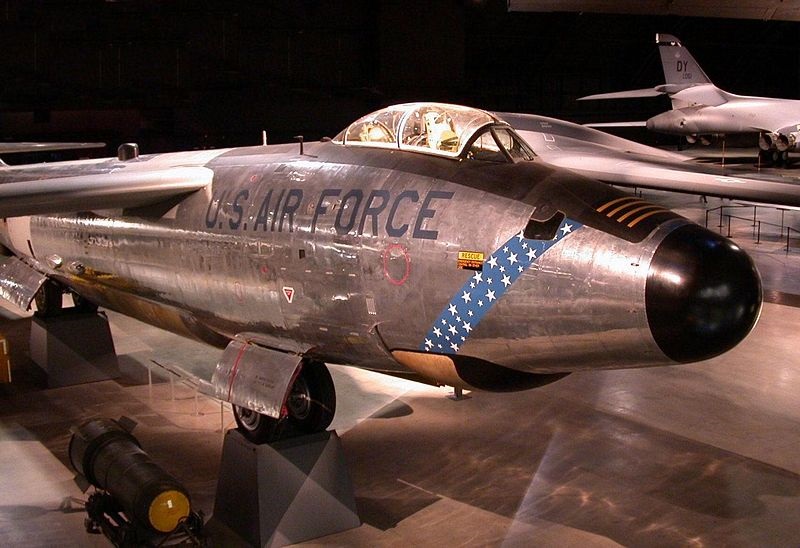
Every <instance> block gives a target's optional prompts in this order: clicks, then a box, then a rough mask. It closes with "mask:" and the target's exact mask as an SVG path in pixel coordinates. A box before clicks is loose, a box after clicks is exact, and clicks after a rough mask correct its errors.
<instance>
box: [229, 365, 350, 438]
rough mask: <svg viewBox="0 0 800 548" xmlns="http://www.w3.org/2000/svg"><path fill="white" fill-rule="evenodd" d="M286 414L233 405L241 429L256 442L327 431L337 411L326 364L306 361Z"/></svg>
mask: <svg viewBox="0 0 800 548" xmlns="http://www.w3.org/2000/svg"><path fill="white" fill-rule="evenodd" d="M286 410H287V412H288V413H287V415H286V416H285V417H283V418H280V419H275V418H273V417H269V416H267V415H263V414H261V413H257V412H255V411H252V410H250V409H247V408H245V407H240V406H238V405H234V406H233V417H234V419H236V425H237V426H238V427H239V431H240V432H241V433H242V434H244V436H245V437H247V438H248V439H249V440H250V441H252V442H254V443H265V442H272V441H277V440H279V439H284V438H290V437H294V436H300V435H303V434H312V433H314V432H322V431H324V430H325V429H326V428H327V427H328V426H329V425H330V424H331V421H332V420H333V415H334V413H335V412H336V391H335V388H334V386H333V380H332V379H331V374H330V373H329V372H328V369H327V367H325V364H323V363H320V362H314V361H310V360H308V361H303V365H302V368H301V370H300V374H299V375H298V376H297V378H296V379H295V381H294V384H293V385H292V388H291V391H290V393H289V397H288V399H287V400H286Z"/></svg>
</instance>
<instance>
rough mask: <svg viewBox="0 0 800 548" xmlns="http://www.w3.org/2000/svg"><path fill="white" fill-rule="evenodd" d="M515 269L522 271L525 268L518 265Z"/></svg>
mask: <svg viewBox="0 0 800 548" xmlns="http://www.w3.org/2000/svg"><path fill="white" fill-rule="evenodd" d="M517 270H518V271H519V272H522V271H523V270H525V269H524V268H522V265H519V266H518V267H517Z"/></svg>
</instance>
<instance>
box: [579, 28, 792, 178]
mask: <svg viewBox="0 0 800 548" xmlns="http://www.w3.org/2000/svg"><path fill="white" fill-rule="evenodd" d="M656 43H657V44H658V49H659V53H660V54H661V63H662V65H663V68H664V78H665V82H666V83H665V84H662V85H659V86H656V87H654V88H646V89H637V90H630V91H619V92H613V93H601V94H597V95H588V96H586V97H581V98H580V99H578V100H579V101H585V100H592V99H627V98H634V97H654V96H658V95H662V94H666V95H667V96H669V98H670V100H671V101H672V110H669V111H667V112H662V113H661V114H658V115H657V116H654V117H652V118H650V119H649V120H647V121H646V122H620V123H614V122H611V123H603V124H591V125H592V126H593V127H614V126H625V125H646V126H647V129H649V130H651V131H656V132H659V133H667V134H672V135H682V136H685V137H686V139H687V140H688V141H689V142H690V143H694V142H696V141H697V140H698V139H700V140H701V141H703V142H705V143H708V140H707V138H708V137H709V136H719V135H726V134H735V133H758V134H759V139H758V145H759V148H760V153H759V155H760V157H761V159H762V160H765V161H769V162H776V163H777V162H785V161H786V160H787V159H788V156H789V151H793V150H796V149H797V148H798V146H800V101H798V100H792V99H776V98H772V97H749V96H743V95H734V94H733V93H728V92H727V91H724V90H721V89H719V88H718V87H717V86H715V85H714V84H713V83H712V82H711V80H710V79H709V78H708V76H706V73H705V72H703V69H702V68H700V65H699V64H698V63H697V61H695V59H694V57H692V54H691V53H689V50H688V49H686V48H685V47H683V45H681V42H680V40H678V39H677V38H676V37H674V36H671V35H669V34H656Z"/></svg>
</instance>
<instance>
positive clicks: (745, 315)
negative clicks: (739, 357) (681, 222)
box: [645, 225, 761, 362]
mask: <svg viewBox="0 0 800 548" xmlns="http://www.w3.org/2000/svg"><path fill="white" fill-rule="evenodd" d="M645 303H646V309H647V320H648V323H649V324H650V331H651V332H652V334H653V337H654V338H655V340H656V342H657V343H658V346H659V348H661V350H662V352H664V354H666V355H667V356H668V357H669V358H671V359H673V360H675V361H678V362H692V361H699V360H704V359H707V358H712V357H714V356H717V355H719V354H722V353H723V352H725V351H727V350H730V349H731V348H733V347H734V346H736V344H738V343H739V342H740V341H741V340H742V339H744V338H745V337H746V336H747V334H748V333H749V332H750V330H751V329H752V328H753V326H754V325H755V323H756V320H757V319H758V315H759V313H760V311H761V279H760V277H759V275H758V271H757V270H756V267H755V265H754V264H753V261H752V260H751V259H750V257H749V256H748V255H747V254H746V253H745V252H744V251H743V250H742V249H740V248H739V247H737V246H736V245H735V244H734V243H733V242H731V241H730V240H727V239H725V238H723V237H721V236H718V235H717V234H714V233H713V232H710V231H708V230H706V229H704V228H702V227H699V226H697V225H686V226H683V227H680V228H678V229H676V230H673V231H672V232H671V233H670V234H669V235H668V236H667V237H666V238H665V239H664V241H663V242H662V243H661V244H660V245H659V246H658V248H657V249H656V252H655V255H654V256H653V261H652V263H651V264H650V271H649V273H648V276H647V285H646V289H645Z"/></svg>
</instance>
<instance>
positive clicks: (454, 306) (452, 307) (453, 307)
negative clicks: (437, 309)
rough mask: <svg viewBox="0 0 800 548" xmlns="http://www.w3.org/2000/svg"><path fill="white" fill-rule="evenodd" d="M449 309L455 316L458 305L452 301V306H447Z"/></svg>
mask: <svg viewBox="0 0 800 548" xmlns="http://www.w3.org/2000/svg"><path fill="white" fill-rule="evenodd" d="M447 310H448V311H450V314H452V315H453V316H455V315H456V312H458V309H456V305H454V304H452V303H451V304H450V306H449V307H448V308H447Z"/></svg>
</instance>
